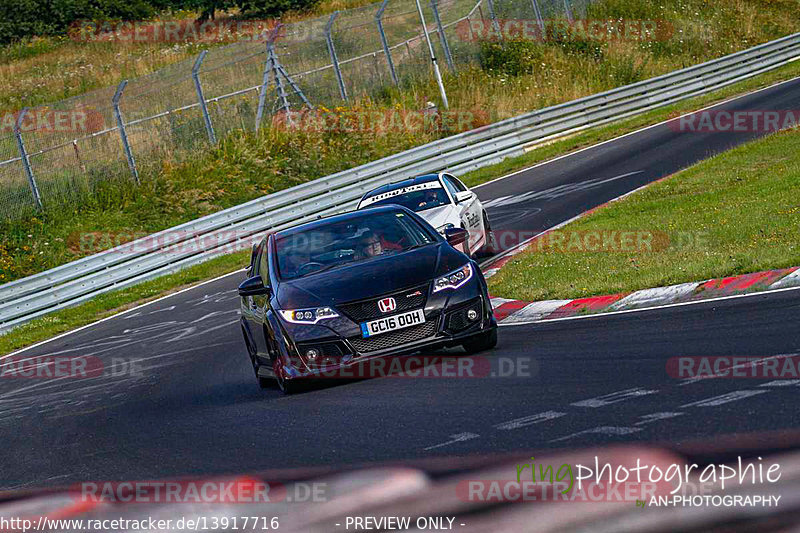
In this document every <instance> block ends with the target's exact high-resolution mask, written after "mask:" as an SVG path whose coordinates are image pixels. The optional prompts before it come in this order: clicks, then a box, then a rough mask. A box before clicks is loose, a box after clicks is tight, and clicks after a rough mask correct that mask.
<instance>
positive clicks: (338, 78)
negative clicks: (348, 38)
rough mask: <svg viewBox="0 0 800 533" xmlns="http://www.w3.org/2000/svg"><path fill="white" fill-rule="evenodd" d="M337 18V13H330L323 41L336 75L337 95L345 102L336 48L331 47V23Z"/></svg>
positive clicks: (345, 90)
mask: <svg viewBox="0 0 800 533" xmlns="http://www.w3.org/2000/svg"><path fill="white" fill-rule="evenodd" d="M337 16H339V12H338V11H334V12H333V13H331V18H330V19H328V24H326V25H325V40H326V41H327V43H328V53H329V54H330V56H331V64H332V65H333V71H334V72H335V73H336V81H337V82H338V83H339V94H340V95H341V97H342V100H344V101H345V102H346V101H347V89H345V86H344V79H343V78H342V71H341V69H340V68H339V58H338V57H336V47H334V46H333V37H332V36H331V29H332V28H333V21H335V20H336V17H337Z"/></svg>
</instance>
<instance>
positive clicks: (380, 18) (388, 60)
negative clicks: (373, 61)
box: [375, 0, 399, 85]
mask: <svg viewBox="0 0 800 533" xmlns="http://www.w3.org/2000/svg"><path fill="white" fill-rule="evenodd" d="M387 5H389V0H383V3H381V7H379V8H378V11H377V12H376V13H375V24H377V25H378V33H379V34H380V36H381V45H382V46H383V53H384V54H386V63H387V64H388V65H389V73H390V74H391V75H392V81H393V82H394V84H395V85H399V82H398V81H397V73H396V72H395V70H394V61H392V51H391V50H390V49H389V42H388V41H387V40H386V32H385V31H383V12H384V11H385V10H386V6H387Z"/></svg>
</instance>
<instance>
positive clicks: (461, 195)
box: [456, 191, 475, 204]
mask: <svg viewBox="0 0 800 533" xmlns="http://www.w3.org/2000/svg"><path fill="white" fill-rule="evenodd" d="M473 198H475V193H474V192H472V191H459V192H457V193H456V203H457V204H460V203H461V202H468V201H470V200H472V199H473Z"/></svg>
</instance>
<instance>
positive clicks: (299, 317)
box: [278, 307, 339, 324]
mask: <svg viewBox="0 0 800 533" xmlns="http://www.w3.org/2000/svg"><path fill="white" fill-rule="evenodd" d="M278 312H279V313H280V314H281V316H282V317H283V319H284V320H286V321H287V322H293V323H295V324H316V323H317V322H319V321H320V320H327V319H329V318H336V317H338V316H339V313H337V312H336V311H334V310H333V309H331V308H330V307H317V308H316V309H293V310H283V309H281V310H280V311H278Z"/></svg>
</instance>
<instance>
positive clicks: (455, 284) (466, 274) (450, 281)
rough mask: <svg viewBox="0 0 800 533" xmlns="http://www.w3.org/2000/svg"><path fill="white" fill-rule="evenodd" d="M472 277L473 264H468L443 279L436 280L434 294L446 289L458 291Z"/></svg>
mask: <svg viewBox="0 0 800 533" xmlns="http://www.w3.org/2000/svg"><path fill="white" fill-rule="evenodd" d="M471 277H472V264H471V263H467V264H466V265H464V266H462V267H461V268H459V269H458V270H454V271H452V272H450V273H449V274H447V275H444V276H442V277H441V278H436V281H434V282H433V292H439V291H443V290H445V289H457V288H459V287H461V286H462V285H464V284H465V283H466V282H468V281H469V280H470V278H471Z"/></svg>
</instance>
